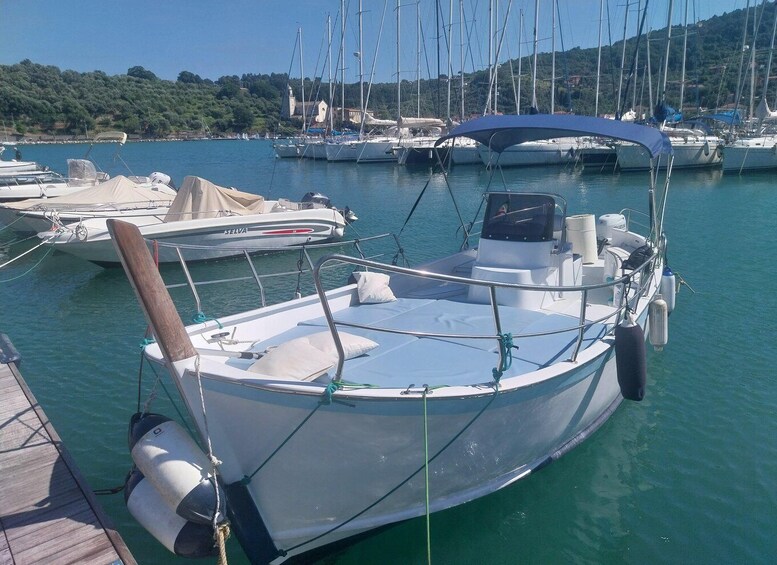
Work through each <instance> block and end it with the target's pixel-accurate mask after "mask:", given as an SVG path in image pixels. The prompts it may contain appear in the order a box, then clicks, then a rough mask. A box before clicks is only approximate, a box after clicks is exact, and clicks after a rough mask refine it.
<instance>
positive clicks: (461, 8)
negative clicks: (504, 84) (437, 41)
mask: <svg viewBox="0 0 777 565" xmlns="http://www.w3.org/2000/svg"><path fill="white" fill-rule="evenodd" d="M775 21H776V22H777V19H775ZM459 36H460V37H461V43H460V44H459V65H460V70H459V75H460V77H461V79H460V85H461V115H460V116H459V119H460V120H461V121H464V0H459Z"/></svg>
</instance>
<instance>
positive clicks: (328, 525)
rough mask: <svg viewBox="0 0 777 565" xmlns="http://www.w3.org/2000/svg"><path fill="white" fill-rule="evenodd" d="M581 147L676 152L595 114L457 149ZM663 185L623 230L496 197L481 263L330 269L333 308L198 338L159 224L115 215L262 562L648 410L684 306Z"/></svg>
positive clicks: (146, 303)
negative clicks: (671, 325)
mask: <svg viewBox="0 0 777 565" xmlns="http://www.w3.org/2000/svg"><path fill="white" fill-rule="evenodd" d="M560 134H566V135H569V136H580V135H592V136H599V137H609V138H616V139H621V140H626V141H630V142H634V143H638V144H640V145H641V146H643V147H645V148H646V151H648V152H649V153H650V154H651V155H654V156H658V155H659V154H662V153H666V152H671V146H670V144H669V142H668V140H667V138H666V136H665V135H664V134H663V133H661V132H660V131H658V130H656V129H653V128H647V127H643V126H638V125H633V124H626V123H622V122H616V121H612V120H603V119H599V118H591V117H586V116H553V115H544V116H540V115H537V116H488V117H484V118H481V119H478V120H473V121H470V122H467V123H466V124H463V125H462V126H459V127H458V128H456V129H454V130H453V131H452V132H451V133H450V134H449V135H448V136H445V137H443V138H442V139H441V141H440V142H438V143H442V142H444V141H445V140H446V139H449V138H451V137H454V136H466V137H469V138H471V139H474V140H476V141H479V142H481V143H483V144H484V145H485V146H487V147H491V148H492V150H494V151H497V152H501V151H504V150H505V149H507V148H508V147H510V146H513V145H515V144H517V143H523V142H532V141H536V140H539V139H545V138H548V137H551V138H553V137H558V136H559V135H560ZM657 176H658V175H654V174H651V177H650V180H649V183H648V184H649V186H648V189H647V190H646V191H645V192H646V194H645V198H644V202H643V205H642V206H641V207H640V208H642V209H643V210H644V212H643V214H644V215H640V216H639V218H638V219H636V220H634V221H631V220H630V216H631V215H632V214H633V215H636V214H638V212H636V211H630V212H628V213H626V214H623V215H622V214H621V213H619V211H618V210H614V212H615V213H614V214H605V215H603V216H600V224H601V233H593V232H594V231H595V225H594V222H593V216H590V215H579V214H568V211H567V209H566V202H565V200H564V199H563V198H562V197H561V196H559V195H554V194H549V193H536V192H517V191H513V190H509V189H504V190H489V192H487V194H486V205H485V216H484V221H483V229H482V232H481V234H480V245H479V247H478V249H465V250H464V251H461V252H459V253H455V254H453V255H450V256H447V257H444V258H441V259H439V260H437V261H435V262H432V263H429V264H426V265H422V266H420V267H419V268H415V269H413V268H408V267H399V266H396V265H395V264H393V263H391V262H385V263H384V262H379V261H376V260H371V259H365V258H351V257H347V256H345V255H328V256H324V257H322V258H321V259H320V260H319V262H318V264H317V265H316V267H315V269H314V277H315V281H316V289H317V293H316V294H315V295H312V296H308V297H303V298H298V299H295V300H292V301H289V302H285V303H282V304H277V305H272V306H267V307H263V308H254V307H253V306H249V307H248V308H247V309H246V310H245V311H244V312H241V313H238V314H235V315H231V316H226V317H222V318H219V321H218V323H217V322H215V321H210V322H204V323H199V324H196V325H194V326H190V327H188V328H186V327H184V325H183V323H182V322H181V320H180V317H179V315H178V313H177V311H176V308H175V305H174V304H173V302H172V300H171V298H170V296H169V294H167V292H166V290H165V288H164V283H163V281H162V279H161V277H160V276H159V273H158V271H157V269H156V267H155V266H154V262H153V260H152V257H151V255H150V254H149V253H148V252H147V250H146V248H145V247H146V242H145V241H144V239H143V235H144V234H143V228H140V230H138V229H137V227H136V226H133V225H130V224H126V223H122V222H120V221H114V220H111V221H110V222H109V224H108V226H109V230H110V231H111V233H112V235H113V239H114V243H115V245H116V247H117V252H118V254H119V255H120V256H121V260H122V263H123V265H124V268H125V271H126V273H127V276H128V277H129V278H130V280H131V282H132V287H133V289H134V290H135V291H136V293H137V295H138V300H139V302H140V304H141V306H142V309H143V311H144V312H145V314H146V316H147V318H148V321H149V324H150V328H151V329H152V331H153V333H154V336H155V337H156V339H157V343H155V344H152V345H150V346H148V347H146V349H145V355H146V357H147V358H148V359H150V360H151V361H152V362H154V363H158V364H163V365H164V366H165V367H166V368H167V369H168V371H169V373H170V375H171V377H172V380H173V382H174V383H175V385H176V386H177V388H178V391H179V394H180V395H181V396H182V398H183V405H184V406H186V407H187V409H188V411H189V415H190V416H191V422H193V423H194V425H195V427H196V429H197V434H198V436H199V439H200V440H201V441H200V445H204V446H212V447H211V448H210V453H209V456H210V457H211V459H210V460H211V461H215V460H218V461H219V464H218V466H216V465H215V464H214V465H212V473H213V474H214V475H217V476H218V482H219V483H220V484H221V485H223V487H224V493H225V495H226V498H227V509H228V510H229V511H230V517H231V527H232V531H233V532H234V533H235V534H236V536H237V539H238V540H239V541H240V543H241V544H242V546H243V548H244V549H245V551H246V554H247V556H248V559H249V560H250V561H251V562H252V563H269V562H273V563H278V562H281V561H283V560H285V559H287V558H293V557H298V558H300V559H304V555H303V554H305V553H307V552H310V551H319V550H320V551H325V546H327V545H329V544H333V543H336V542H343V541H344V540H346V539H348V538H350V537H352V536H357V535H360V534H365V533H367V532H370V531H371V530H374V529H376V528H380V527H381V526H384V525H387V524H392V523H396V522H399V521H402V520H407V519H410V518H414V517H420V516H424V515H427V516H428V515H429V514H430V513H432V512H437V511H440V510H444V509H446V508H450V507H453V506H456V505H459V504H464V503H466V502H468V501H471V500H474V499H476V498H479V497H482V496H485V495H487V494H489V493H492V492H494V491H496V490H499V489H501V488H505V487H507V486H508V485H511V484H512V483H514V482H516V481H518V480H520V479H522V478H525V477H528V476H529V475H531V474H532V473H534V472H535V471H537V470H539V469H541V468H543V467H544V466H546V465H547V464H548V463H550V462H552V461H553V460H555V459H557V458H559V457H561V456H562V455H563V454H564V453H566V452H568V451H569V450H571V449H572V448H573V447H575V446H576V445H578V444H579V443H581V442H582V441H583V440H585V439H586V438H587V437H589V436H590V435H591V434H592V433H593V432H594V431H595V430H596V429H598V428H599V427H600V426H601V425H602V424H603V423H604V422H605V421H606V420H607V419H608V418H609V416H610V415H611V414H612V413H613V412H614V410H615V409H616V408H617V406H618V405H619V404H620V402H621V400H622V399H623V397H624V396H625V397H628V398H631V399H634V400H638V399H641V398H642V395H643V394H644V387H645V380H644V379H645V372H646V369H645V367H646V360H645V338H644V333H643V328H644V327H645V326H646V325H647V324H648V318H649V316H650V324H649V325H650V328H651V342H653V343H654V344H655V345H657V346H662V345H663V343H665V341H666V319H667V318H666V312H667V302H665V301H663V300H661V299H660V297H659V296H658V294H659V292H661V290H662V289H663V290H664V291H665V292H671V293H672V298H673V297H674V292H675V290H674V280H673V279H671V280H670V283H665V282H664V281H665V279H667V278H668V275H667V274H665V273H664V267H665V253H666V241H667V240H666V237H665V234H664V231H663V218H664V207H665V204H666V202H667V199H666V192H665V191H666V190H667V189H668V186H669V182H668V181H669V179H668V178H667V179H666V182H664V181H659V180H658V179H657V178H656V177H657ZM446 179H447V177H446ZM602 212H603V211H602ZM641 226H644V227H641ZM464 234H465V237H466V236H467V235H469V234H467V227H466V226H464ZM597 235H599V236H600V240H601V241H600V242H598V241H597ZM146 237H147V235H146ZM397 243H398V244H399V242H397ZM599 244H600V245H601V249H599V248H598V247H599ZM337 263H340V264H345V265H347V266H350V267H351V268H353V267H356V268H357V269H359V271H358V272H356V273H354V279H355V280H356V282H355V283H353V284H346V285H345V286H340V287H337V288H333V289H331V290H325V288H324V283H323V281H322V273H323V272H324V270H325V269H326V268H327V267H328V266H331V265H334V264H337ZM361 269H365V270H361ZM327 272H329V271H327ZM670 289H671V290H670ZM649 312H650V313H649ZM152 471H154V469H153V466H152V469H149V472H152ZM160 471H161V469H160ZM208 471H210V469H209V470H208ZM196 478H197V480H198V481H199V480H200V477H199V476H198V477H196ZM206 479H207V477H203V479H202V480H206ZM160 494H161V495H164V493H160ZM184 494H185V493H184ZM216 498H218V497H216ZM214 511H215V509H214ZM319 555H320V554H319Z"/></svg>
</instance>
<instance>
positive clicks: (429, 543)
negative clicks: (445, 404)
mask: <svg viewBox="0 0 777 565" xmlns="http://www.w3.org/2000/svg"><path fill="white" fill-rule="evenodd" d="M428 394H429V387H428V386H426V385H425V386H424V485H425V487H426V562H427V563H428V564H429V565H432V528H431V512H430V511H429V418H428V415H427V411H426V396H427V395H428Z"/></svg>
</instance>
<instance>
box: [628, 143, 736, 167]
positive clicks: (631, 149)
mask: <svg viewBox="0 0 777 565" xmlns="http://www.w3.org/2000/svg"><path fill="white" fill-rule="evenodd" d="M718 147H719V140H718V139H717V138H710V139H707V140H699V141H688V142H684V141H682V140H677V139H672V150H673V151H674V160H673V162H672V168H673V169H702V168H711V167H719V166H720V163H721V161H722V160H723V157H722V152H721V150H720V149H719V148H718ZM615 151H616V153H617V155H618V168H620V170H622V171H646V170H648V169H650V157H649V156H648V153H647V151H646V150H645V149H643V148H642V147H640V146H637V145H630V144H626V143H618V144H617V145H616V146H615ZM660 167H661V168H665V167H666V160H663V161H662V162H661V163H660Z"/></svg>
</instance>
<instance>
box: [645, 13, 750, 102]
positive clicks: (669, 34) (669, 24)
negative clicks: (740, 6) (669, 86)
mask: <svg viewBox="0 0 777 565" xmlns="http://www.w3.org/2000/svg"><path fill="white" fill-rule="evenodd" d="M748 2H749V0H748ZM672 7H673V1H672V0H669V10H668V11H667V12H668V13H667V17H666V54H665V59H664V78H663V80H662V81H661V100H660V101H659V103H666V81H667V76H668V75H669V43H670V42H671V40H672Z"/></svg>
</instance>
